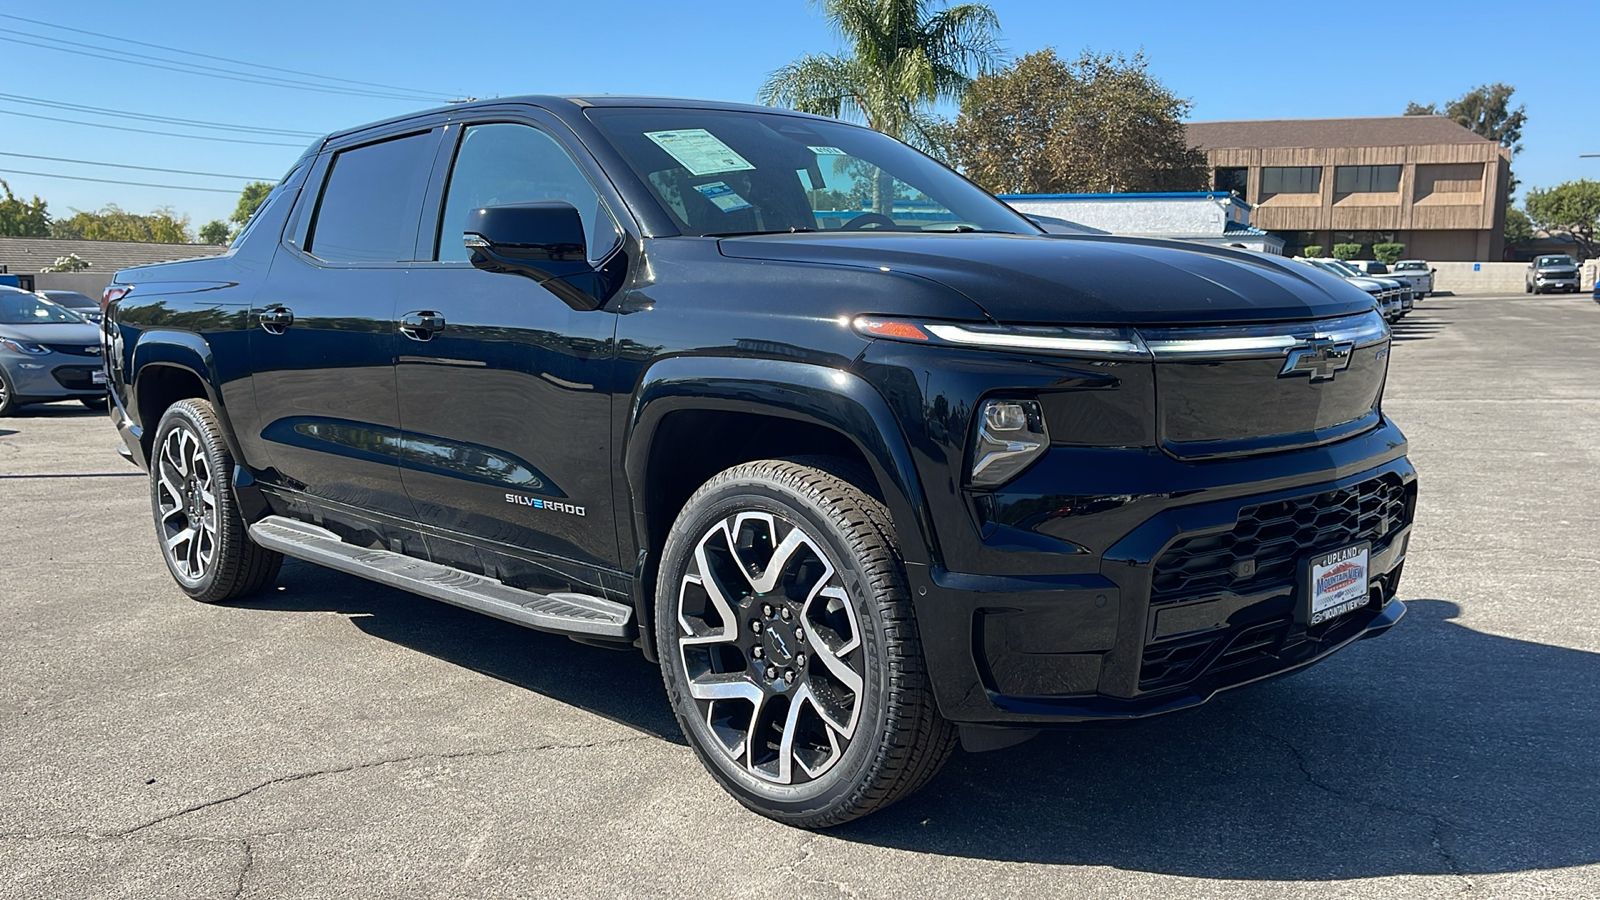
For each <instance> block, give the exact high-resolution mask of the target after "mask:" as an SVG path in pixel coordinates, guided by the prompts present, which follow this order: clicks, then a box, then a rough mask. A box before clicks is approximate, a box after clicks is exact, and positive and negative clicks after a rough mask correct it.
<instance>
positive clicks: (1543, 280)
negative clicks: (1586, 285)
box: [1533, 275, 1582, 291]
mask: <svg viewBox="0 0 1600 900" xmlns="http://www.w3.org/2000/svg"><path fill="white" fill-rule="evenodd" d="M1533 285H1534V287H1539V288H1561V289H1563V290H1570V291H1576V290H1579V289H1580V288H1581V286H1582V279H1580V278H1579V277H1578V276H1577V275H1570V276H1559V277H1547V276H1543V275H1539V276H1535V277H1534V279H1533Z"/></svg>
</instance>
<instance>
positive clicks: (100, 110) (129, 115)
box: [0, 94, 321, 138]
mask: <svg viewBox="0 0 1600 900" xmlns="http://www.w3.org/2000/svg"><path fill="white" fill-rule="evenodd" d="M0 100H4V101H5V102H7V103H25V104H28V105H30V106H43V107H47V108H51V109H66V110H72V111H75V112H86V113H93V114H94V115H97V116H114V117H116V118H122V119H136V120H140V121H146V122H160V123H162V124H166V125H184V126H187V127H191V128H209V129H215V130H218V131H238V132H243V133H246V134H271V135H283V136H286V137H308V138H313V137H321V135H320V134H319V133H317V132H314V131H290V130H289V129H286V128H261V127H259V126H255V125H228V124H224V123H222V122H206V121H203V120H201V119H179V118H175V117H173V116H157V115H151V114H150V113H136V112H128V111H126V110H120V109H106V108H105V107H101V106H84V105H82V104H80V103H64V102H62V101H60V100H45V99H42V98H40V97H24V96H22V95H21V94H0Z"/></svg>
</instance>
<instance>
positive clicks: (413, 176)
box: [306, 132, 437, 262]
mask: <svg viewBox="0 0 1600 900" xmlns="http://www.w3.org/2000/svg"><path fill="white" fill-rule="evenodd" d="M436 146H437V141H436V138H435V136H434V135H433V134H432V133H431V132H424V133H422V134H413V135H408V136H406V137H398V138H392V139H390V140H386V141H381V142H379V143H376V144H366V145H364V146H360V147H353V148H351V149H349V150H341V151H339V152H338V153H337V154H336V155H335V156H334V157H333V162H332V163H330V164H329V166H328V175H327V179H326V180H325V181H324V182H323V188H322V196H321V197H320V198H319V199H318V200H317V209H316V212H315V214H314V216H313V217H312V220H311V228H310V231H309V232H308V233H307V235H306V252H307V253H310V254H311V255H312V256H315V257H317V258H318V259H323V260H328V261H330V262H399V261H401V260H407V259H410V258H411V257H412V256H414V255H415V253H414V251H415V245H416V238H417V222H418V220H419V219H420V218H421V215H422V195H423V192H424V191H425V190H426V188H427V181H428V173H429V171H430V169H431V167H432V162H433V151H434V148H435V147H436Z"/></svg>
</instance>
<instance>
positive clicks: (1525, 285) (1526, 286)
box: [1522, 281, 1533, 294]
mask: <svg viewBox="0 0 1600 900" xmlns="http://www.w3.org/2000/svg"><path fill="white" fill-rule="evenodd" d="M1522 292H1523V293H1524V294H1531V293H1533V285H1531V284H1529V283H1527V282H1526V281H1524V282H1523V283H1522Z"/></svg>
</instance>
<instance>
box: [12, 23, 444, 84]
mask: <svg viewBox="0 0 1600 900" xmlns="http://www.w3.org/2000/svg"><path fill="white" fill-rule="evenodd" d="M0 19H12V20H15V21H18V22H27V23H28V24H30V25H43V26H45V27H46V28H55V29H57V30H60V31H71V32H73V33H75V34H86V35H89V36H90V37H97V38H103V39H105V40H108V41H116V42H117V43H118V44H133V45H135V46H138V47H150V48H152V49H155V50H164V51H166V52H168V53H181V54H183V55H185V56H195V57H199V58H200V59H210V60H215V61H217V62H225V63H233V64H234V65H238V66H250V67H251V68H255V69H266V70H268V71H272V72H283V73H285V74H288V75H303V76H305V77H307V78H316V79H320V80H322V81H339V82H343V83H345V84H356V85H361V86H363V87H372V88H382V89H384V90H387V91H396V92H399V93H406V94H418V95H433V96H436V97H445V98H450V99H454V97H455V95H454V94H450V93H448V92H445V91H424V90H418V89H415V88H403V87H397V86H395V85H392V84H378V83H376V82H372V81H356V80H355V79H353V78H339V77H336V76H333V75H318V74H316V73H315V72H302V71H300V70H298V69H283V68H279V67H277V66H268V65H264V64H262V63H253V62H245V61H244V60H240V59H229V58H228V57H225V56H212V55H211V54H209V53H197V52H195V51H193V50H182V49H179V48H177V47H165V46H162V45H161V44H151V43H148V42H146V41H135V40H130V39H128V38H125V37H120V36H117V35H110V34H101V33H100V32H98V31H88V30H86V29H83V28H72V27H69V26H67V25H57V24H55V23H53V22H45V21H41V20H39V19H29V18H25V17H23V16H14V15H10V14H9V13H0Z"/></svg>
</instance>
